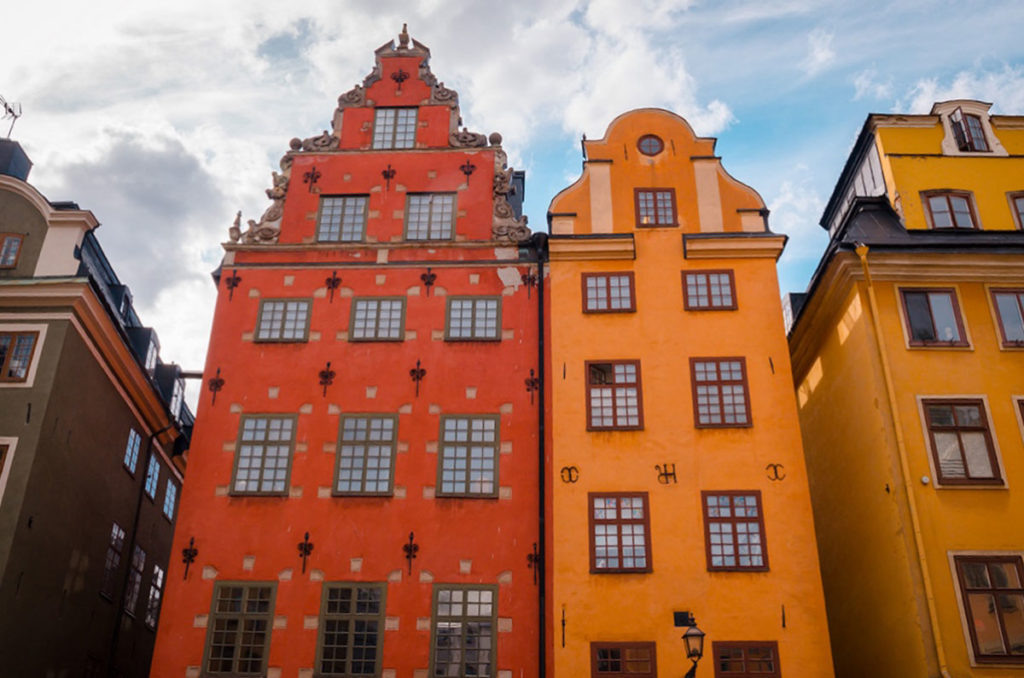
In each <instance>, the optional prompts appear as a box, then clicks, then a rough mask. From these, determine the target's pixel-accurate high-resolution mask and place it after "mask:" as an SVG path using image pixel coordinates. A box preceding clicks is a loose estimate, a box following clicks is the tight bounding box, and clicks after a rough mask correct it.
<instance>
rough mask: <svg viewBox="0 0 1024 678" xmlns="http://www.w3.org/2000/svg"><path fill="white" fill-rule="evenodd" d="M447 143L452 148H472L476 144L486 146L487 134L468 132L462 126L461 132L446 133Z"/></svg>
mask: <svg viewBox="0 0 1024 678" xmlns="http://www.w3.org/2000/svg"><path fill="white" fill-rule="evenodd" d="M448 143H450V144H451V145H452V147H453V148H474V147H476V146H486V145H487V136H486V135H484V134H477V133H476V132H470V131H469V130H468V129H466V128H465V127H463V128H462V131H461V132H452V133H451V134H450V135H448Z"/></svg>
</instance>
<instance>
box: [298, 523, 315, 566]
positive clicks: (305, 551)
mask: <svg viewBox="0 0 1024 678" xmlns="http://www.w3.org/2000/svg"><path fill="white" fill-rule="evenodd" d="M312 552H313V543H312V542H311V541H309V532H307V533H306V536H305V537H304V538H303V539H302V541H300V542H299V558H302V572H303V573H305V572H306V559H308V558H309V554H310V553H312Z"/></svg>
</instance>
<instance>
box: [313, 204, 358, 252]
mask: <svg viewBox="0 0 1024 678" xmlns="http://www.w3.org/2000/svg"><path fill="white" fill-rule="evenodd" d="M368 202H369V199H368V198H367V196H365V195H338V196H331V197H325V198H321V199H320V221H319V222H318V223H317V226H316V239H317V240H319V241H320V242H360V241H362V239H363V233H364V231H365V230H366V205H367V203H368Z"/></svg>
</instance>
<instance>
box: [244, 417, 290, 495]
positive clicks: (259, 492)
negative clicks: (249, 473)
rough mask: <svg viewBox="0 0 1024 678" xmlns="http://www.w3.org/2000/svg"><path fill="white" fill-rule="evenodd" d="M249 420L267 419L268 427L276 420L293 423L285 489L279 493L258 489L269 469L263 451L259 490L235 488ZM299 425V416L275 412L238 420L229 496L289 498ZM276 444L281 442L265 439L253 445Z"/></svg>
mask: <svg viewBox="0 0 1024 678" xmlns="http://www.w3.org/2000/svg"><path fill="white" fill-rule="evenodd" d="M249 419H266V420H267V425H268V427H269V425H270V421H272V420H274V419H289V420H291V422H292V426H291V439H290V440H288V441H287V445H288V468H287V470H286V471H285V475H284V489H282V490H279V491H278V490H260V489H258V485H259V483H260V482H262V481H263V473H264V472H265V471H266V469H267V467H266V466H265V463H266V451H265V450H264V451H263V454H261V456H260V467H259V468H260V476H259V481H256V482H257V489H255V490H249V489H246V490H239V489H236V488H235V484H236V483H237V482H238V469H239V465H238V462H239V461H241V459H242V447H243V446H244V445H245V444H246V441H245V440H244V439H243V436H244V434H245V422H246V420H249ZM298 425H299V417H298V415H296V414H289V413H282V412H273V413H266V412H253V413H246V414H243V415H242V416H241V417H239V420H238V437H237V438H236V441H237V442H236V443H235V460H234V464H233V466H232V469H231V485H229V487H230V490H229V491H228V495H229V496H232V497H287V496H288V491H289V489H290V488H291V477H292V464H293V463H294V461H295V442H296V441H297V440H298V437H299V436H298ZM275 442H279V441H271V440H269V439H264V440H257V441H254V443H253V444H259V445H261V446H262V447H268V446H274V443H275ZM250 468H251V467H250ZM250 482H253V481H250Z"/></svg>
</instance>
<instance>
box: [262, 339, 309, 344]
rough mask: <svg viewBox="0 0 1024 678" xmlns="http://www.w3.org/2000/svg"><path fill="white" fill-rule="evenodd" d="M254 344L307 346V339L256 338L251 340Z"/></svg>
mask: <svg viewBox="0 0 1024 678" xmlns="http://www.w3.org/2000/svg"><path fill="white" fill-rule="evenodd" d="M252 343H254V344H308V343H309V338H308V337H307V338H305V339H260V338H259V337H256V338H254V339H253V340H252Z"/></svg>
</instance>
